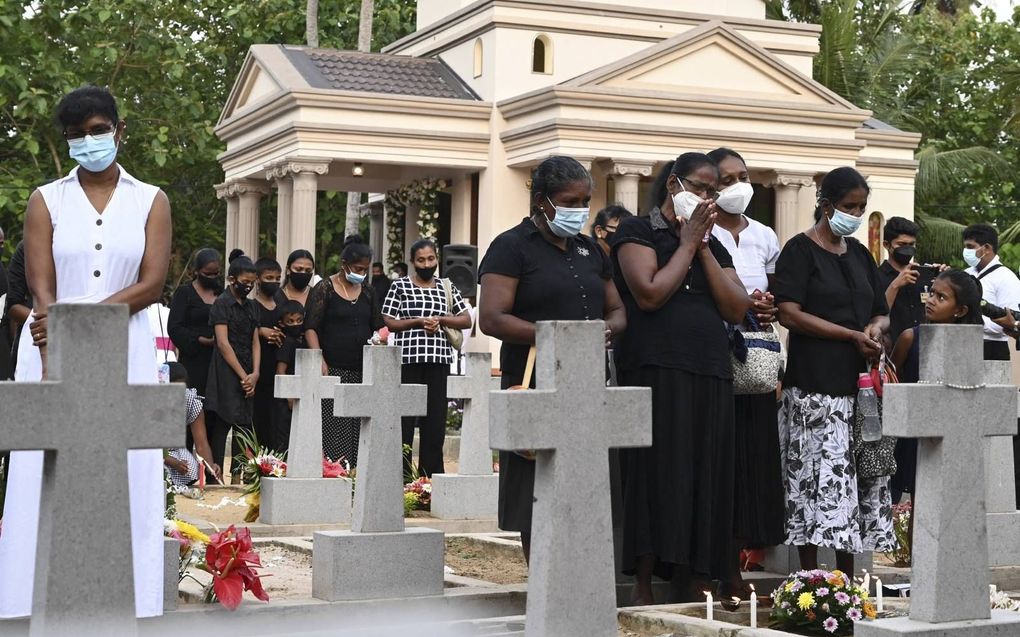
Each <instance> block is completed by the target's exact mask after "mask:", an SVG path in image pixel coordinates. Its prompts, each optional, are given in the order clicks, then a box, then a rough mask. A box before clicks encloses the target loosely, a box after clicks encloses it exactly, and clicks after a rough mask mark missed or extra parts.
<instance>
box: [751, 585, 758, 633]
mask: <svg viewBox="0 0 1020 637" xmlns="http://www.w3.org/2000/svg"><path fill="white" fill-rule="evenodd" d="M757 627H758V593H755V592H754V584H751V628H757Z"/></svg>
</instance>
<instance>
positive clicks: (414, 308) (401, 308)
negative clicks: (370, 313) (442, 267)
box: [382, 276, 468, 365]
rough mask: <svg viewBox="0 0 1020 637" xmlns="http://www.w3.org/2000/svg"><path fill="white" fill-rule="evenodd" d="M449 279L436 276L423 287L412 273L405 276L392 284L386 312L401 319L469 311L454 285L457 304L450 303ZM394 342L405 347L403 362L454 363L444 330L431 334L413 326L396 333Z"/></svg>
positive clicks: (455, 314) (383, 310) (453, 293)
mask: <svg viewBox="0 0 1020 637" xmlns="http://www.w3.org/2000/svg"><path fill="white" fill-rule="evenodd" d="M446 282H447V280H446V279H436V285H435V286H434V287H430V288H425V287H419V286H417V285H415V284H413V283H411V280H410V279H409V278H408V277H406V276H405V277H401V278H399V279H397V280H396V281H394V282H393V284H392V285H390V291H389V293H388V294H387V295H386V301H385V302H384V303H383V306H382V313H383V315H384V316H389V317H391V318H395V319H398V320H401V321H404V320H408V319H416V318H426V317H429V316H445V315H453V316H457V315H459V314H462V313H464V312H467V309H468V306H467V303H465V302H464V299H463V297H461V295H460V290H458V289H457V287H456V286H453V287H452V289H451V290H450V292H451V294H450V296H451V298H452V300H453V308H452V309H450V308H448V307H447V305H446V288H445V287H444V286H445V285H446ZM393 338H394V344H395V345H397V346H398V347H402V348H404V351H403V362H404V364H405V365H407V364H411V363H443V364H446V365H449V364H451V363H453V347H451V346H450V341H449V339H447V338H446V334H445V333H444V332H443V330H438V331H437V332H436V333H434V334H429V333H428V332H426V331H425V330H424V329H422V328H413V329H409V330H404V331H403V332H396V333H395V334H393Z"/></svg>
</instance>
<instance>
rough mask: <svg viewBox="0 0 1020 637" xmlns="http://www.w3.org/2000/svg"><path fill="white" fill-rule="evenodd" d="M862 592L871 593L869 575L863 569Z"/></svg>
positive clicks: (866, 570)
mask: <svg viewBox="0 0 1020 637" xmlns="http://www.w3.org/2000/svg"><path fill="white" fill-rule="evenodd" d="M863 588H864V590H866V591H869V592H870V591H871V574H870V573H868V569H864V585H863Z"/></svg>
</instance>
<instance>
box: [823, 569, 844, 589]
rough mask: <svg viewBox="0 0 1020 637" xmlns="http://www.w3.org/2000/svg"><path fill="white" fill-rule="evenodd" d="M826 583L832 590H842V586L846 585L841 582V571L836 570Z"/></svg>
mask: <svg viewBox="0 0 1020 637" xmlns="http://www.w3.org/2000/svg"><path fill="white" fill-rule="evenodd" d="M826 581H827V582H829V586H832V587H833V588H843V585H844V584H846V582H845V581H844V580H843V571H840V570H838V569H837V570H835V571H833V572H832V577H830V578H829V579H828V580H826Z"/></svg>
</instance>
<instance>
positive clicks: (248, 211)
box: [236, 179, 269, 260]
mask: <svg viewBox="0 0 1020 637" xmlns="http://www.w3.org/2000/svg"><path fill="white" fill-rule="evenodd" d="M236 189H237V193H238V195H239V199H240V207H239V210H238V215H237V246H236V247H238V248H241V249H242V250H244V253H245V254H246V255H248V257H250V258H251V259H252V260H255V259H257V258H259V204H260V203H261V202H262V197H264V196H266V195H267V194H269V184H267V183H265V182H262V181H256V180H254V179H244V180H241V181H239V182H238V183H237V185H236Z"/></svg>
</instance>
